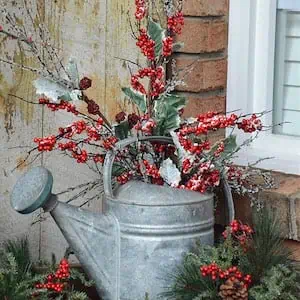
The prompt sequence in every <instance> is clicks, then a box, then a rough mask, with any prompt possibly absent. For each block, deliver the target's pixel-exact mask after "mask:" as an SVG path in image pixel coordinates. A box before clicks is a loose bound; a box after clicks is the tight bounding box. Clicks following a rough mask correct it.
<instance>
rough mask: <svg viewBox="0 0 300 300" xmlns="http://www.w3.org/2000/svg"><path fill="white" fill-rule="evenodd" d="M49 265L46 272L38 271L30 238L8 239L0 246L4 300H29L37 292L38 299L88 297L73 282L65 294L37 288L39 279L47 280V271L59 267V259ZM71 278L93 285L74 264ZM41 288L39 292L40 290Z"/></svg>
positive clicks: (1, 296)
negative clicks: (31, 252)
mask: <svg viewBox="0 0 300 300" xmlns="http://www.w3.org/2000/svg"><path fill="white" fill-rule="evenodd" d="M43 265H44V266H46V268H45V270H44V271H43V272H38V271H37V270H36V269H35V268H34V265H33V263H32V261H31V258H30V254H29V245H28V240H27V238H21V239H18V240H11V241H7V242H6V243H4V246H3V248H2V249H0V299H1V300H25V299H31V298H32V296H33V295H37V296H38V297H37V298H36V299H39V300H48V299H56V300H60V299H68V300H88V299H89V298H88V296H87V295H86V293H84V292H82V291H76V290H75V288H74V286H73V284H72V283H70V284H68V289H66V290H65V291H64V293H61V294H56V295H55V294H53V293H52V294H51V295H50V293H49V291H47V290H44V291H42V292H41V290H38V289H36V288H35V285H36V283H37V282H43V281H44V280H45V278H46V277H47V274H49V273H52V272H53V271H54V270H55V268H56V263H55V259H53V260H52V262H51V263H50V264H49V263H47V264H43ZM70 279H71V280H79V281H80V282H81V283H82V284H83V285H84V286H86V287H89V286H91V285H93V282H92V281H89V280H87V279H86V277H85V276H84V274H82V273H81V272H80V271H79V270H76V269H74V268H71V272H70ZM37 291H38V294H37Z"/></svg>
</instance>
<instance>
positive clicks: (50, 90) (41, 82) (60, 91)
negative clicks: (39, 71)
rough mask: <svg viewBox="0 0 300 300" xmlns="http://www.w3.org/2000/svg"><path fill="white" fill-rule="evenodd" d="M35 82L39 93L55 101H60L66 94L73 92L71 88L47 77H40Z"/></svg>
mask: <svg viewBox="0 0 300 300" xmlns="http://www.w3.org/2000/svg"><path fill="white" fill-rule="evenodd" d="M33 84H34V87H35V88H36V93H37V94H39V95H44V96H46V97H47V98H48V99H50V100H52V101H53V102H58V101H59V100H60V99H62V97H63V96H64V95H67V94H69V93H70V92H71V90H68V89H67V88H65V87H64V86H62V85H60V84H58V83H56V82H54V81H52V80H50V79H46V78H39V79H37V80H35V81H34V82H33ZM66 98H67V97H66ZM66 101H70V100H66Z"/></svg>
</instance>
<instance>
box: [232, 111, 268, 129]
mask: <svg viewBox="0 0 300 300" xmlns="http://www.w3.org/2000/svg"><path fill="white" fill-rule="evenodd" d="M237 126H238V128H239V129H242V130H243V131H244V132H248V133H252V132H255V131H261V130H262V128H263V125H262V122H261V120H260V119H259V118H258V117H257V116H256V114H253V115H252V116H251V117H250V118H249V119H243V120H242V122H239V123H237Z"/></svg>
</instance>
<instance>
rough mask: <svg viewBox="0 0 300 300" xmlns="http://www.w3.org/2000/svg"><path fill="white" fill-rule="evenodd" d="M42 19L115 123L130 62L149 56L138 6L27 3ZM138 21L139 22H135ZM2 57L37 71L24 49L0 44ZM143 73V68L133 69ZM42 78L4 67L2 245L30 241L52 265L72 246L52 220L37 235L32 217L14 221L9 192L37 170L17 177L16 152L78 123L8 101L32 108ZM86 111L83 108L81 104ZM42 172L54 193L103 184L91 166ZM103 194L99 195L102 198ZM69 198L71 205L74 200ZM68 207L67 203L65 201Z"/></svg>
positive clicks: (57, 159) (59, 161) (91, 0)
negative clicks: (141, 44)
mask: <svg viewBox="0 0 300 300" xmlns="http://www.w3.org/2000/svg"><path fill="white" fill-rule="evenodd" d="M27 2H28V4H29V5H30V8H32V9H33V11H34V12H35V15H34V28H35V29H36V28H38V25H39V23H41V22H42V23H44V24H46V25H47V27H48V28H49V31H50V33H51V36H52V38H53V40H54V46H55V48H56V49H58V50H59V52H60V54H62V53H63V54H64V55H63V58H64V62H66V61H67V60H68V59H69V57H70V56H71V57H73V58H76V60H77V62H78V68H79V72H80V74H82V76H89V77H90V78H91V79H92V80H93V86H92V88H91V89H90V90H89V91H88V95H89V97H91V98H93V99H94V100H95V101H96V102H97V103H98V104H99V105H100V106H101V107H103V112H104V113H105V114H108V115H109V116H110V118H111V119H113V118H114V116H115V114H116V113H117V112H119V111H120V110H121V109H122V108H124V103H123V99H124V96H123V95H122V92H121V87H122V86H128V85H129V84H130V75H129V70H128V66H127V63H125V62H124V61H123V60H122V58H123V59H129V60H135V59H136V58H138V59H139V61H140V62H142V61H143V60H142V56H141V55H140V53H138V51H137V49H136V47H135V41H134V40H133V39H132V37H131V35H130V26H129V22H128V9H129V10H131V12H132V11H133V5H132V4H133V1H132V0H113V1H99V0H97V1H95V0H86V1H82V0H53V1H46V0H27ZM22 3H23V0H16V1H15V4H14V5H11V7H10V9H11V10H12V12H16V14H17V16H18V23H20V24H22V22H24V25H25V26H26V24H27V23H26V22H28V20H27V21H26V22H25V21H24V16H25V14H26V13H25V11H24V9H23V10H19V9H18V7H22ZM2 5H7V1H6V0H0V6H2ZM132 21H133V19H132ZM0 56H4V57H6V58H13V59H14V61H15V62H19V63H21V62H23V63H24V64H28V65H30V66H33V67H34V66H35V67H36V66H37V64H36V62H35V59H34V58H33V57H32V56H30V55H28V54H27V55H26V56H25V55H21V51H20V48H19V47H18V45H17V44H16V43H15V41H11V40H8V39H2V37H1V36H0ZM131 68H132V70H133V71H134V72H135V71H136V67H135V66H131ZM34 79H35V77H34V75H33V74H31V73H30V72H27V71H22V70H20V69H18V68H16V67H12V68H11V67H10V66H7V65H3V64H0V138H1V141H4V144H3V142H2V143H1V144H0V166H1V168H2V169H3V172H2V173H3V174H6V176H3V180H2V181H0V195H1V194H2V195H3V201H2V202H1V201H0V211H1V212H0V243H1V241H3V240H4V239H5V238H7V237H13V236H17V235H19V234H21V233H28V234H29V236H30V244H31V251H32V253H33V254H34V255H35V256H38V255H39V254H40V257H39V258H43V259H46V258H47V259H49V258H50V256H51V253H56V254H57V256H61V255H63V252H64V250H65V247H66V246H67V244H66V242H65V241H64V239H63V237H62V235H61V234H60V232H59V230H58V228H57V227H56V225H54V224H53V222H52V221H51V220H50V219H47V221H45V222H44V223H42V224H36V225H35V226H34V227H31V225H30V224H31V221H32V217H31V216H28V217H24V216H21V215H17V214H16V213H14V212H13V211H12V210H11V208H10V206H9V197H8V194H7V192H6V191H7V190H8V191H10V190H11V188H12V186H13V184H14V182H15V181H16V178H17V177H18V176H19V175H20V174H21V173H22V172H23V171H24V170H25V169H27V168H28V167H29V166H28V165H24V166H22V167H20V168H19V169H18V170H16V171H15V172H14V173H12V172H11V170H12V169H14V168H15V166H16V165H17V164H18V162H20V161H21V160H22V159H23V158H24V155H25V154H24V153H25V152H26V150H27V149H26V148H25V149H18V148H14V149H13V150H8V149H9V148H11V147H17V146H20V145H33V144H32V142H31V141H32V139H33V138H34V137H35V136H43V135H44V136H46V135H49V134H52V133H54V132H55V131H56V130H57V128H58V127H60V126H63V125H67V124H69V123H70V122H72V117H71V116H70V115H66V114H60V113H55V114H54V113H52V112H49V111H47V110H45V111H44V112H43V109H42V108H41V107H37V106H33V105H30V104H27V103H24V102H20V101H18V100H16V99H14V98H12V97H8V94H15V95H17V96H20V97H23V98H25V99H28V100H30V101H36V100H37V97H36V95H35V91H34V89H33V87H32V81H33V80H34ZM78 105H79V107H80V106H81V103H79V104H78ZM35 164H36V165H39V164H43V165H45V166H46V167H48V168H49V169H50V170H51V171H52V172H53V175H54V178H55V184H54V192H60V191H62V190H65V189H66V187H70V186H76V185H77V184H79V183H82V182H87V181H89V180H91V179H94V178H96V176H98V175H96V174H94V173H93V172H91V170H90V169H88V168H87V167H85V166H79V165H78V164H76V163H74V161H73V160H71V159H70V160H68V159H65V157H63V156H60V155H55V154H50V155H48V154H47V155H43V156H42V157H40V158H39V159H38V160H37V161H35ZM95 192H98V191H95ZM66 199H67V198H65V200H66ZM62 200H63V199H62ZM101 205H102V204H101V203H100V202H98V203H94V204H93V205H92V206H91V209H93V210H97V211H99V210H101V207H102V206H101Z"/></svg>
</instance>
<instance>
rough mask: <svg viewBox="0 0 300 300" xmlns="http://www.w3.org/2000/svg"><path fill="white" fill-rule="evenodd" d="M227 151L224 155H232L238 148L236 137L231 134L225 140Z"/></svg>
mask: <svg viewBox="0 0 300 300" xmlns="http://www.w3.org/2000/svg"><path fill="white" fill-rule="evenodd" d="M224 144H225V150H224V152H223V154H224V155H227V154H229V153H232V152H233V151H234V150H235V149H236V148H237V146H238V145H237V142H236V135H233V134H231V135H230V136H229V137H227V138H226V139H225V140H224Z"/></svg>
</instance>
